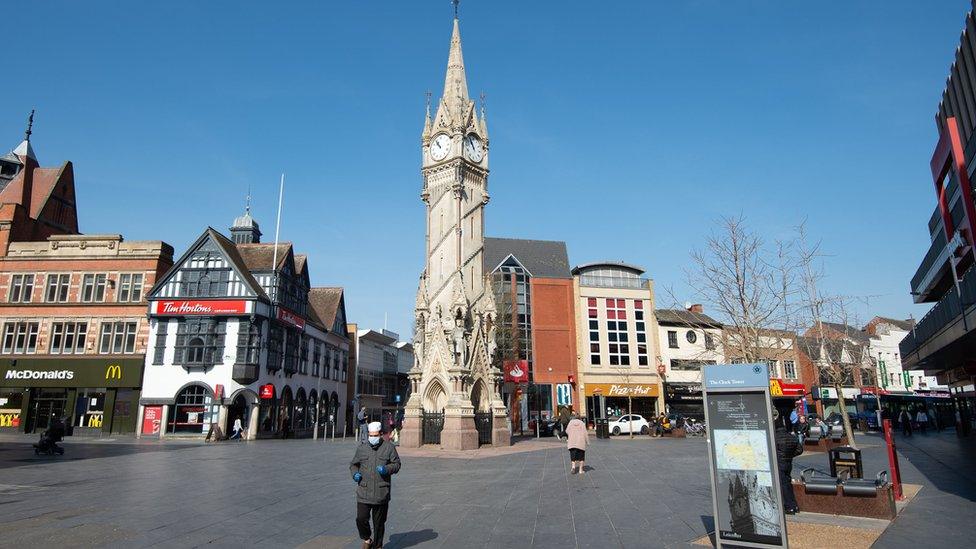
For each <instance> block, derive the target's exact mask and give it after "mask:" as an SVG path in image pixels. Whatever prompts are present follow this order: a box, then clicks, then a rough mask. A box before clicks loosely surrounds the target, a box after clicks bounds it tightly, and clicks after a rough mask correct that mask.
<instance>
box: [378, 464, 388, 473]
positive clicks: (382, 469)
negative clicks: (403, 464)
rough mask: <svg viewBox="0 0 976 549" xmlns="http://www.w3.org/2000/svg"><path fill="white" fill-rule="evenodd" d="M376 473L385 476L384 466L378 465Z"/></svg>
mask: <svg viewBox="0 0 976 549" xmlns="http://www.w3.org/2000/svg"><path fill="white" fill-rule="evenodd" d="M376 472H377V473H379V474H381V475H386V465H380V466H378V467H377V468H376Z"/></svg>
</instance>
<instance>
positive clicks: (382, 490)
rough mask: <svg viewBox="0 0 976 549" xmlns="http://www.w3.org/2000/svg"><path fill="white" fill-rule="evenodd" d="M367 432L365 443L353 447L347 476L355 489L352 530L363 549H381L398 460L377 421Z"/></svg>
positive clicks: (393, 448) (398, 467) (398, 464)
mask: <svg viewBox="0 0 976 549" xmlns="http://www.w3.org/2000/svg"><path fill="white" fill-rule="evenodd" d="M367 429H368V436H367V438H366V442H364V443H361V444H360V445H359V446H358V447H356V454H355V455H354V456H353V458H352V462H351V463H350V464H349V472H350V473H351V474H352V479H353V480H354V481H355V482H356V486H357V488H356V528H357V529H358V530H359V538H360V539H361V540H363V549H378V548H380V547H383V534H384V529H385V527H386V516H387V513H388V512H389V508H390V487H391V485H392V483H393V475H395V474H397V473H398V472H399V471H400V456H399V455H398V454H397V451H396V448H395V447H394V446H393V443H391V442H390V441H388V440H386V439H384V438H383V425H382V424H381V423H380V422H379V421H374V422H372V423H370V424H369V425H368V426H367ZM370 519H372V523H373V524H372V529H371V528H370Z"/></svg>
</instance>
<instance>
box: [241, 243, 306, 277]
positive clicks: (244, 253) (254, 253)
mask: <svg viewBox="0 0 976 549" xmlns="http://www.w3.org/2000/svg"><path fill="white" fill-rule="evenodd" d="M236 246H237V250H238V251H239V252H240V255H241V258H243V260H244V264H245V265H247V269H248V270H249V271H255V272H262V271H271V270H272V269H271V262H272V261H273V260H274V243H273V242H271V243H260V244H237V245H236ZM289 251H291V242H279V243H278V269H280V268H281V267H282V265H284V264H285V260H286V258H287V257H288V252H289ZM299 272H300V271H299Z"/></svg>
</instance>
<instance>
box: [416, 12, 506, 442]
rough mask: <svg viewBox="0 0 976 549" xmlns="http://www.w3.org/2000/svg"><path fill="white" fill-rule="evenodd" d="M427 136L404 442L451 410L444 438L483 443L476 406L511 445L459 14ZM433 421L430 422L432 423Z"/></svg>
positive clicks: (482, 133) (479, 134)
mask: <svg viewBox="0 0 976 549" xmlns="http://www.w3.org/2000/svg"><path fill="white" fill-rule="evenodd" d="M430 110H431V109H430V104H429V99H428V106H427V115H426V119H425V121H424V129H423V132H422V134H421V149H422V158H423V167H422V170H421V171H422V174H423V190H422V192H421V195H420V196H421V199H422V200H423V202H424V204H425V209H426V214H427V230H426V233H427V234H426V262H425V264H424V271H423V273H421V275H420V282H419V285H418V288H417V301H416V306H415V311H414V313H415V323H414V330H415V332H414V354H415V357H416V358H415V364H414V367H413V369H412V370H411V371H410V373H409V378H410V382H411V389H412V391H411V395H410V399H409V400H408V401H407V404H406V410H405V418H404V426H403V430H402V432H401V437H400V441H401V444H403V445H404V446H407V447H412V446H419V445H421V444H422V443H423V440H424V437H423V429H424V427H425V424H424V421H423V420H422V417H423V415H424V413H425V412H426V413H428V414H436V413H441V412H443V414H444V416H443V429H442V430H441V433H440V441H441V446H442V447H443V448H448V449H457V450H467V449H475V448H477V447H478V432H477V430H476V427H475V414H476V413H478V414H479V418H480V419H481V421H484V420H485V418H487V417H490V418H491V426H492V428H491V431H492V432H491V435H492V436H491V439H492V444H494V445H508V444H511V433H510V431H509V427H508V421H507V411H506V408H505V404H504V402H503V401H502V398H501V383H502V373H501V370H500V369H499V368H497V367H496V366H494V365H493V361H492V358H493V356H494V354H495V348H496V343H495V324H496V316H497V311H496V308H495V300H494V296H493V295H492V291H491V286H490V284H489V283H488V280H487V279H486V275H485V273H484V272H483V263H482V262H483V255H484V226H485V219H484V210H485V205H487V204H488V201H489V195H488V149H489V147H488V129H487V123H486V121H485V113H484V108H483V107H482V109H481V112H480V113H479V110H478V109H477V108H476V107H475V103H474V101H472V100H471V99H470V98H469V97H468V84H467V79H466V77H465V73H464V58H463V56H462V54H461V32H460V29H459V25H458V19H457V17H456V15H455V18H454V30H453V34H452V36H451V49H450V54H449V56H448V62H447V75H446V76H445V78H444V92H443V94H442V96H441V98H440V100H439V101H438V103H437V106H436V112H435V113H434V116H433V117H431V112H430ZM431 425H433V424H430V425H428V427H427V428H428V429H430V428H434V427H432V426H431Z"/></svg>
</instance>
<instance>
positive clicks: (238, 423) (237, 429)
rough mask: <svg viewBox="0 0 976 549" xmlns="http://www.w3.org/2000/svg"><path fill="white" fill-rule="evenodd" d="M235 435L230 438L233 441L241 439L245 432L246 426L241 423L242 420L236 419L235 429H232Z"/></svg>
mask: <svg viewBox="0 0 976 549" xmlns="http://www.w3.org/2000/svg"><path fill="white" fill-rule="evenodd" d="M232 432H233V434H232V435H231V436H230V438H231V439H232V440H237V439H240V438H241V434H242V433H243V432H244V424H243V423H242V422H241V418H235V419H234V428H233V429H232Z"/></svg>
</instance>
